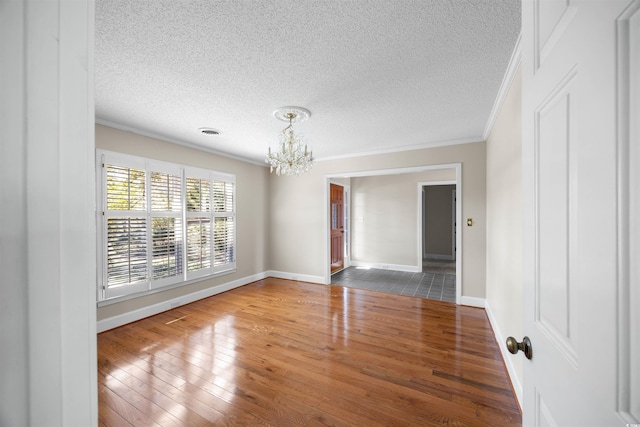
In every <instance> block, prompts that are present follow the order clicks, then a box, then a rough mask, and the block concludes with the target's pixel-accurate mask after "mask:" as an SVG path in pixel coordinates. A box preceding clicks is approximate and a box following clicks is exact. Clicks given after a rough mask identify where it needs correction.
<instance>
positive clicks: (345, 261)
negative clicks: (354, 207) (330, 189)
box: [327, 180, 351, 273]
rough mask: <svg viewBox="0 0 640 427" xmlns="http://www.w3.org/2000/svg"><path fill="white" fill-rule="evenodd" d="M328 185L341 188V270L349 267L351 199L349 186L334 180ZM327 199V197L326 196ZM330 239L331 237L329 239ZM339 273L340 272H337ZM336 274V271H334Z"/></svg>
mask: <svg viewBox="0 0 640 427" xmlns="http://www.w3.org/2000/svg"><path fill="white" fill-rule="evenodd" d="M329 184H333V185H337V186H339V187H342V208H343V211H342V213H343V216H342V218H343V220H344V223H343V229H344V231H343V233H342V234H343V238H342V250H343V252H344V253H343V255H342V266H343V269H345V268H347V267H349V266H350V265H351V235H350V233H351V224H350V223H349V222H350V221H351V200H350V199H349V198H350V197H351V186H350V185H347V184H343V183H341V182H338V181H335V180H329ZM327 197H329V196H327ZM329 203H331V201H329ZM329 209H331V206H329ZM329 212H331V210H329ZM330 222H331V214H329V223H330ZM329 233H331V230H329ZM329 238H331V237H329ZM328 262H329V273H331V246H329V260H328ZM338 271H340V270H338ZM336 273H337V271H336Z"/></svg>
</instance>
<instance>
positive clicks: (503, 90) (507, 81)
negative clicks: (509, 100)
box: [482, 32, 522, 141]
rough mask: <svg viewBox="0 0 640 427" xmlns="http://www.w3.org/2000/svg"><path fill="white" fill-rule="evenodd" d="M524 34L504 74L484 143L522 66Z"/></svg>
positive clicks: (519, 39) (486, 129)
mask: <svg viewBox="0 0 640 427" xmlns="http://www.w3.org/2000/svg"><path fill="white" fill-rule="evenodd" d="M521 40H522V32H521V33H520V34H519V35H518V40H516V45H515V47H514V48H513V52H512V53H511V59H509V66H508V67H507V72H506V73H505V74H504V77H503V78H502V84H501V85H500V90H499V91H498V96H496V100H495V101H494V102H493V108H491V114H489V120H487V125H486V126H485V128H484V132H483V133H482V139H483V140H484V141H486V140H487V138H489V134H490V133H491V131H492V130H493V125H494V124H495V122H496V119H497V117H498V113H499V112H500V109H501V108H502V104H503V103H504V100H505V98H506V97H507V93H509V89H511V83H512V82H513V78H514V77H515V75H516V71H517V70H518V67H519V66H520V62H521V60H522V43H521Z"/></svg>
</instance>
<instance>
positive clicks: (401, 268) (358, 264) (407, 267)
mask: <svg viewBox="0 0 640 427" xmlns="http://www.w3.org/2000/svg"><path fill="white" fill-rule="evenodd" d="M351 265H352V266H353V267H367V268H377V269H379V270H394V271H407V272H409V273H420V272H422V265H420V266H415V265H403V264H384V263H381V262H364V261H351Z"/></svg>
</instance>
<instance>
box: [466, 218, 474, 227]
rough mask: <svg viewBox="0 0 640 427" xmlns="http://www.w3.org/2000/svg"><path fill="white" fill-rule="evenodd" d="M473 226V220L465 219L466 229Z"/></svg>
mask: <svg viewBox="0 0 640 427" xmlns="http://www.w3.org/2000/svg"><path fill="white" fill-rule="evenodd" d="M472 225H473V218H467V227H471V226H472Z"/></svg>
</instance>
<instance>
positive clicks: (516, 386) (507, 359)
mask: <svg viewBox="0 0 640 427" xmlns="http://www.w3.org/2000/svg"><path fill="white" fill-rule="evenodd" d="M485 312H486V313H487V317H488V318H489V323H491V327H492V328H493V334H494V336H495V338H496V341H497V343H498V348H500V353H501V354H502V360H504V365H505V366H506V367H507V373H508V374H509V379H510V380H511V386H512V387H513V391H514V393H515V394H516V399H518V404H519V405H520V407H521V408H522V394H523V390H522V383H521V382H520V378H518V375H517V374H516V370H515V367H514V366H513V358H512V356H513V355H512V354H511V353H509V352H508V350H507V346H506V344H505V342H506V338H505V337H504V335H502V331H500V328H499V325H498V322H496V319H495V317H494V316H493V312H492V311H491V306H490V304H489V303H487V304H486V307H485ZM518 357H521V356H518Z"/></svg>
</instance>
